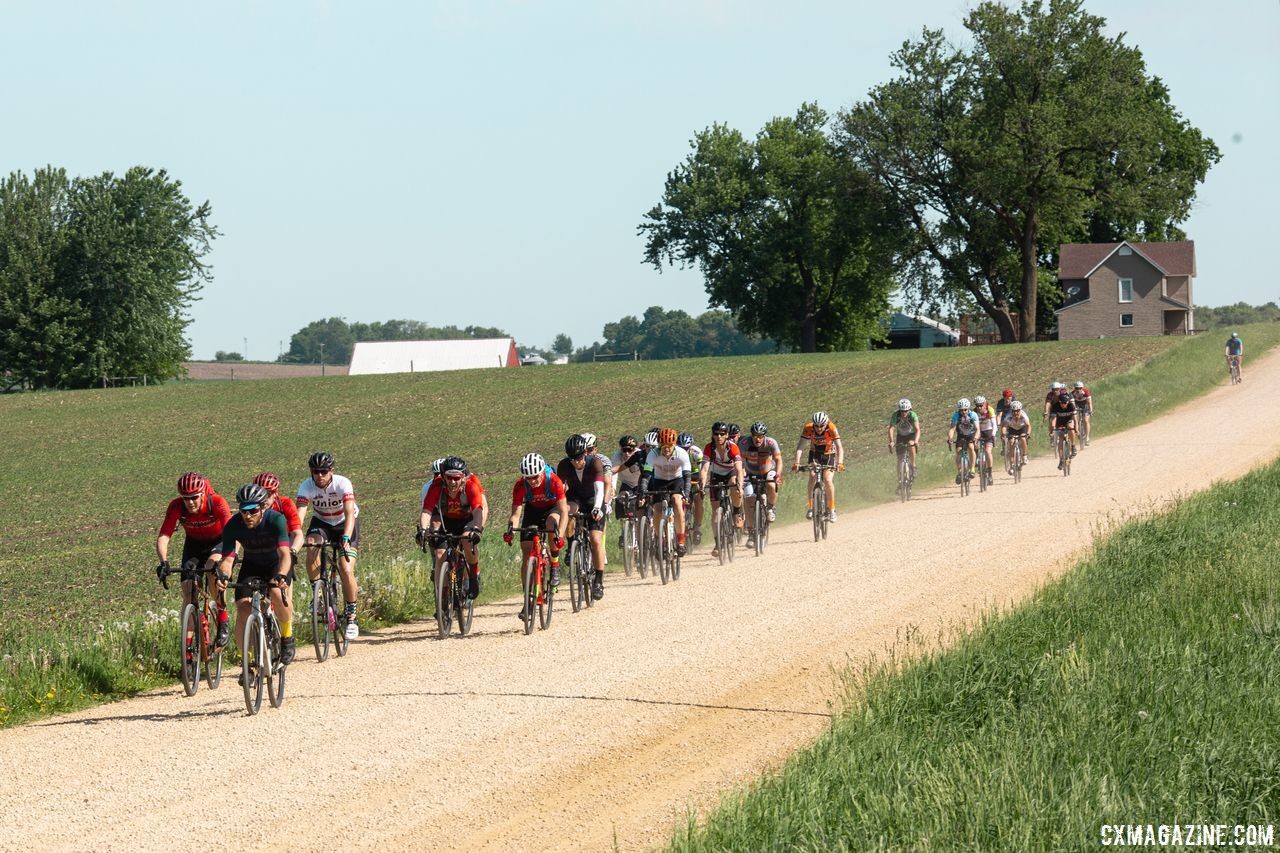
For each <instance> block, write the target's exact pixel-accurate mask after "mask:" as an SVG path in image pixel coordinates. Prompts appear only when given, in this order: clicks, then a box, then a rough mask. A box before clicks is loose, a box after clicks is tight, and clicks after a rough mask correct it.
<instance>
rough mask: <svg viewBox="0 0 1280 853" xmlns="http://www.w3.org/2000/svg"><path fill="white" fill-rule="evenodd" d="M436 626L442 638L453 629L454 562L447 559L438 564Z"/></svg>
mask: <svg viewBox="0 0 1280 853" xmlns="http://www.w3.org/2000/svg"><path fill="white" fill-rule="evenodd" d="M436 628H437V629H438V630H439V632H440V639H442V640H443V639H445V638H447V637H448V636H449V633H450V632H451V631H453V564H452V563H451V562H450V561H449V560H447V559H446V560H441V561H440V564H439V565H438V566H436Z"/></svg>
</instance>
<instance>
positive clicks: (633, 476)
mask: <svg viewBox="0 0 1280 853" xmlns="http://www.w3.org/2000/svg"><path fill="white" fill-rule="evenodd" d="M639 444H640V443H639V442H638V441H637V440H636V437H635V436H634V435H624V436H622V437H621V438H619V439H618V450H617V452H616V453H614V454H613V456H612V457H611V458H610V459H609V462H610V465H609V468H610V470H612V471H613V479H615V480H616V481H617V484H616V486H615V488H614V494H615V495H616V501H615V506H614V512H615V514H616V515H617V516H618V517H619V518H622V517H624V516H630V515H633V514H634V513H635V505H634V504H630V505H626V504H624V502H623V500H622V498H623V496H624V495H631V496H633V497H638V496H639V494H640V475H641V474H642V473H644V458H645V455H646V454H645V451H642V450H640V449H639ZM622 536H623V534H622V533H621V532H620V533H618V547H619V548H621V547H622V546H623V541H622Z"/></svg>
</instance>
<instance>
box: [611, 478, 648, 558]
mask: <svg viewBox="0 0 1280 853" xmlns="http://www.w3.org/2000/svg"><path fill="white" fill-rule="evenodd" d="M618 511H619V515H618V526H619V527H620V528H622V529H621V532H620V533H619V534H618V547H619V548H621V549H622V570H623V571H624V572H626V575H627V577H631V574H632V572H635V571H636V570H637V569H639V570H640V577H642V578H643V577H645V576H646V575H647V573H648V569H647V567H645V566H644V565H643V563H642V562H641V560H640V536H639V520H638V519H637V518H636V495H635V493H634V492H624V493H623V494H620V495H618Z"/></svg>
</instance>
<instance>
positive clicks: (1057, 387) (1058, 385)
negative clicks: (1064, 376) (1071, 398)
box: [1049, 382, 1067, 391]
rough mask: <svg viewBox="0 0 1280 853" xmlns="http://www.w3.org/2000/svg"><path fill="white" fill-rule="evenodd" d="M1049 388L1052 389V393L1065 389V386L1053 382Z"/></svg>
mask: <svg viewBox="0 0 1280 853" xmlns="http://www.w3.org/2000/svg"><path fill="white" fill-rule="evenodd" d="M1049 387H1050V388H1052V389H1053V390H1054V391H1057V390H1059V389H1062V388H1066V387H1067V386H1066V385H1064V384H1062V383H1061V382H1055V383H1053V385H1051V386H1049Z"/></svg>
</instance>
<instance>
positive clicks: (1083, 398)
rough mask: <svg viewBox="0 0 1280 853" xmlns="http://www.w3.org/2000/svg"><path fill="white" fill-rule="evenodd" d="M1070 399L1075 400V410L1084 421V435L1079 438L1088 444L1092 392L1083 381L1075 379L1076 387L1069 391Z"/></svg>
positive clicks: (1091, 415)
mask: <svg viewBox="0 0 1280 853" xmlns="http://www.w3.org/2000/svg"><path fill="white" fill-rule="evenodd" d="M1071 399H1073V400H1075V401H1076V410H1077V411H1078V412H1080V419H1081V420H1082V421H1084V435H1082V436H1081V438H1082V439H1083V440H1084V443H1085V444H1088V443H1089V432H1090V428H1091V427H1092V426H1093V423H1092V418H1093V394H1092V393H1091V392H1090V391H1089V389H1088V388H1086V387H1085V386H1084V382H1082V381H1081V380H1079V379H1077V380H1076V387H1075V388H1074V389H1073V390H1072V391H1071Z"/></svg>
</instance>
